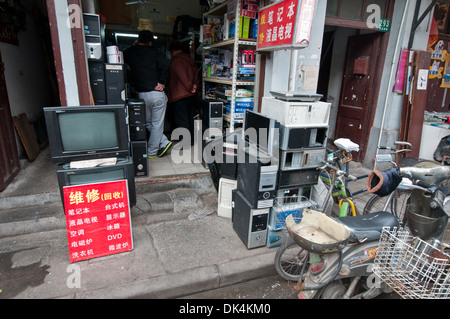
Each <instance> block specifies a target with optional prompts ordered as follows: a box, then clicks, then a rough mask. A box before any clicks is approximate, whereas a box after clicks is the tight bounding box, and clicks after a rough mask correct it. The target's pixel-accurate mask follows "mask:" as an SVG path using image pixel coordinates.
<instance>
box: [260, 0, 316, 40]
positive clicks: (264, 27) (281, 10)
mask: <svg viewBox="0 0 450 319" xmlns="http://www.w3.org/2000/svg"><path fill="white" fill-rule="evenodd" d="M315 4H316V0H302V1H301V10H299V8H298V6H299V4H298V0H285V1H283V2H279V3H276V4H274V5H271V6H269V7H267V8H265V9H262V10H261V11H260V12H259V26H258V40H257V41H258V44H257V49H277V48H278V47H282V48H285V47H295V46H307V45H308V44H309V36H310V33H311V26H312V21H313V17H314V9H315Z"/></svg>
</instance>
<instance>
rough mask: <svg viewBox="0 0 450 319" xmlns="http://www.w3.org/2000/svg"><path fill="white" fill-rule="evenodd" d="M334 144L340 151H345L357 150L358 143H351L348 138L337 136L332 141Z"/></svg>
mask: <svg viewBox="0 0 450 319" xmlns="http://www.w3.org/2000/svg"><path fill="white" fill-rule="evenodd" d="M334 145H336V146H337V147H339V149H340V150H341V151H342V150H344V151H346V152H353V151H355V152H359V145H358V144H356V143H353V142H352V141H351V140H349V139H348V138H338V139H337V140H335V141H334Z"/></svg>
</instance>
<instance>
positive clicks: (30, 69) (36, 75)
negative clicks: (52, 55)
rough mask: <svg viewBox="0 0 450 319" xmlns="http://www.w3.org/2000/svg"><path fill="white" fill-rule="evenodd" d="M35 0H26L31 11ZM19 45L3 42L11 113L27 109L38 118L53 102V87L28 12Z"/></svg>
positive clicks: (1, 50)
mask: <svg viewBox="0 0 450 319" xmlns="http://www.w3.org/2000/svg"><path fill="white" fill-rule="evenodd" d="M33 2H35V1H34V0H25V1H24V4H25V5H26V7H27V9H29V10H28V12H30V10H31V8H32V4H33ZM18 38H19V45H18V46H17V45H13V44H8V43H0V52H1V54H2V58H3V62H4V64H5V78H6V85H7V89H8V96H9V103H10V107H11V114H12V116H16V115H19V114H21V113H25V114H26V115H27V117H28V119H29V120H33V119H36V118H37V117H39V116H40V114H41V112H42V107H44V106H50V105H49V104H50V103H51V88H50V81H49V76H48V70H47V65H46V62H45V56H44V53H43V50H42V44H41V41H40V37H39V33H38V30H37V27H36V24H35V22H34V20H33V17H32V16H31V15H29V14H27V26H26V30H25V31H20V32H19V33H18Z"/></svg>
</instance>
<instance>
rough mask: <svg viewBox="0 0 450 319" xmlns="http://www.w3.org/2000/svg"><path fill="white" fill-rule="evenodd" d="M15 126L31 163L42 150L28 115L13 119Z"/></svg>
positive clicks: (23, 114)
mask: <svg viewBox="0 0 450 319" xmlns="http://www.w3.org/2000/svg"><path fill="white" fill-rule="evenodd" d="M13 122H14V126H15V127H16V130H17V134H19V137H20V140H21V141H22V144H23V147H24V148H25V152H26V153H27V156H28V159H29V161H30V162H33V161H34V160H35V159H36V158H37V157H38V156H39V153H40V152H41V150H40V149H39V144H38V142H37V139H36V134H35V133H34V131H33V129H32V128H31V125H30V122H29V121H28V118H27V115H26V114H25V113H22V114H20V115H18V116H14V117H13Z"/></svg>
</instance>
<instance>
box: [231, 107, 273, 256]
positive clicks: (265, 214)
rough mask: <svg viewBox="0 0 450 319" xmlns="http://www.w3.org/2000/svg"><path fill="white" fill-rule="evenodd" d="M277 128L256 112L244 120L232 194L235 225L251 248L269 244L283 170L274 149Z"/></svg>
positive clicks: (247, 115)
mask: <svg viewBox="0 0 450 319" xmlns="http://www.w3.org/2000/svg"><path fill="white" fill-rule="evenodd" d="M264 126H265V127H264ZM277 126H278V123H277V122H276V121H275V120H273V119H269V118H267V117H264V116H262V115H261V114H259V113H256V112H251V111H247V112H246V114H245V117H244V130H245V131H244V132H243V138H242V140H241V143H240V144H239V150H238V166H237V187H236V189H235V190H233V193H232V201H233V208H232V224H233V229H234V230H235V232H236V233H237V235H238V236H239V238H240V239H241V240H242V242H243V243H244V244H245V245H246V246H247V248H248V249H252V248H257V247H264V246H265V245H266V243H267V231H268V228H267V225H268V221H269V215H270V210H271V208H272V207H273V205H274V201H275V197H276V188H277V174H278V168H279V163H278V159H277V157H276V156H274V155H276V154H273V152H272V150H273V147H275V148H278V138H277V134H275V133H276V131H277V130H278V127H277ZM249 128H253V129H255V132H254V133H256V135H257V136H254V137H252V134H251V133H250V134H248V133H249V132H248V130H249ZM261 129H263V130H265V132H266V133H263V132H264V131H261ZM255 137H256V138H255Z"/></svg>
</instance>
